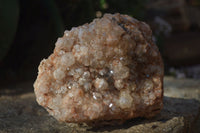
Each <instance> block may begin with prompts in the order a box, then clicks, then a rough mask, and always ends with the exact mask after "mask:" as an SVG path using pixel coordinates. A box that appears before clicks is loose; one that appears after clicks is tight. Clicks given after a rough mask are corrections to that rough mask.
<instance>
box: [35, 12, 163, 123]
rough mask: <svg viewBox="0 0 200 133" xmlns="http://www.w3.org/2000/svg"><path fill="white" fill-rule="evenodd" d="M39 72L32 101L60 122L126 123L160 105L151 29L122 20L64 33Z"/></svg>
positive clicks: (158, 63)
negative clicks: (34, 100) (34, 99)
mask: <svg viewBox="0 0 200 133" xmlns="http://www.w3.org/2000/svg"><path fill="white" fill-rule="evenodd" d="M38 69H39V72H38V77H37V79H36V81H35V83H34V88H35V94H36V98H37V102H38V103H39V104H40V105H41V106H43V107H44V108H46V109H47V111H48V112H49V113H50V114H51V115H52V116H54V117H55V118H56V119H58V120H59V121H64V122H73V123H82V122H86V123H92V122H94V123H96V122H98V121H111V120H112V121H113V120H119V121H125V120H127V119H131V118H135V117H152V116H154V115H156V114H157V113H159V112H160V110H161V109H162V106H163V103H162V98H163V88H162V86H163V63H162V59H161V56H160V53H159V51H158V48H157V47H156V45H155V44H154V43H153V41H152V32H151V29H150V27H149V26H148V25H147V24H145V23H144V22H141V21H138V20H136V19H134V18H132V17H130V16H127V15H121V14H119V13H117V14H113V15H112V14H105V15H104V16H103V17H102V18H101V19H94V20H93V22H91V23H90V24H85V25H83V26H79V27H76V28H72V29H71V30H70V31H65V33H64V35H63V37H62V38H58V40H57V42H56V46H55V49H54V52H53V54H51V55H50V56H49V57H48V59H44V60H42V61H41V63H40V66H39V68H38Z"/></svg>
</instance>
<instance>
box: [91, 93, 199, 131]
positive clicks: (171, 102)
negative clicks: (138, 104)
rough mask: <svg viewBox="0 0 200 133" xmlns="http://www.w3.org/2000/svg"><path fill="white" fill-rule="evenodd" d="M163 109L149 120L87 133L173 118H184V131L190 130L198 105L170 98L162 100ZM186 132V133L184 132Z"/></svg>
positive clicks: (98, 128)
mask: <svg viewBox="0 0 200 133" xmlns="http://www.w3.org/2000/svg"><path fill="white" fill-rule="evenodd" d="M163 102H164V107H163V109H162V111H161V112H160V114H158V115H156V116H155V117H153V118H151V119H145V118H135V119H131V120H128V121H126V122H125V123H124V124H122V125H115V126H104V127H93V128H91V129H89V130H88V131H93V132H103V131H113V130H119V129H128V128H130V127H133V126H137V125H140V124H148V123H152V122H160V123H166V122H167V121H169V120H171V119H173V118H174V117H184V118H185V120H184V122H185V123H184V125H186V126H188V127H185V129H184V130H191V128H192V127H191V126H192V125H193V122H195V120H196V119H197V118H198V114H199V109H200V103H199V102H198V101H197V100H194V99H182V98H172V97H166V96H165V97H164V98H163ZM157 126H158V125H154V124H153V125H152V126H151V128H152V129H154V128H157ZM186 132H187V131H186Z"/></svg>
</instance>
